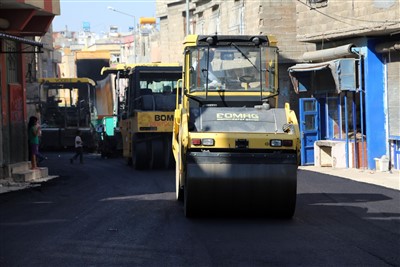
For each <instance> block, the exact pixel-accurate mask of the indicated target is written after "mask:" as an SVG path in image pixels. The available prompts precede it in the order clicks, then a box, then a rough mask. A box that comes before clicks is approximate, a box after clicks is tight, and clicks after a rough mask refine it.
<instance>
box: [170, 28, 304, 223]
mask: <svg viewBox="0 0 400 267" xmlns="http://www.w3.org/2000/svg"><path fill="white" fill-rule="evenodd" d="M184 45H185V48H184V76H183V80H182V81H181V84H182V86H180V87H181V88H182V89H181V90H178V93H177V99H176V109H175V114H174V126H173V138H172V150H173V154H174V158H175V161H176V197H177V199H179V200H183V202H184V211H185V215H186V216H192V215H195V214H197V213H201V212H204V211H207V212H208V211H210V210H212V211H216V212H219V211H227V210H231V209H232V208H233V209H234V210H235V211H238V212H251V213H254V212H256V213H262V214H277V215H282V216H285V217H292V216H293V213H294V210H295V203H296V184H297V166H298V157H299V148H300V147H299V146H300V142H299V129H298V123H297V119H296V116H295V114H294V112H293V111H291V110H290V107H289V105H288V104H286V105H285V107H283V108H278V107H277V96H278V72H277V71H278V66H277V64H278V61H277V59H278V48H277V46H276V41H275V39H274V38H273V37H272V36H243V35H241V36H226V35H210V36H202V35H199V36H198V35H189V36H187V38H186V39H185V43H184Z"/></svg>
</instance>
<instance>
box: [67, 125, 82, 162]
mask: <svg viewBox="0 0 400 267" xmlns="http://www.w3.org/2000/svg"><path fill="white" fill-rule="evenodd" d="M78 157H79V162H80V163H81V164H82V163H83V142H82V138H81V131H80V130H77V131H76V136H75V155H74V156H73V157H72V158H70V159H69V161H70V162H71V164H73V163H74V160H76V159H78Z"/></svg>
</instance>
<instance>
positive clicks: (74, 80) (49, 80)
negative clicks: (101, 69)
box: [38, 78, 96, 86]
mask: <svg viewBox="0 0 400 267" xmlns="http://www.w3.org/2000/svg"><path fill="white" fill-rule="evenodd" d="M38 82H39V83H54V84H74V83H75V84H82V83H87V84H90V85H92V86H95V85H96V83H95V82H94V81H93V80H92V79H89V78H39V79H38Z"/></svg>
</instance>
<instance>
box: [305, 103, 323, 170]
mask: <svg viewBox="0 0 400 267" xmlns="http://www.w3.org/2000/svg"><path fill="white" fill-rule="evenodd" d="M318 106H319V104H318V102H317V100H316V99H315V98H300V133H301V165H312V164H314V142H315V141H316V140H319V139H320V133H319V116H318V110H319V108H318Z"/></svg>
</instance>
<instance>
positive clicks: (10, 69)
mask: <svg viewBox="0 0 400 267" xmlns="http://www.w3.org/2000/svg"><path fill="white" fill-rule="evenodd" d="M17 46H18V45H17V43H16V42H14V41H11V40H4V41H3V50H4V51H6V52H7V54H6V66H7V82H8V83H18V82H19V75H18V74H19V70H20V66H19V54H18V53H17V50H18V49H17Z"/></svg>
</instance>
